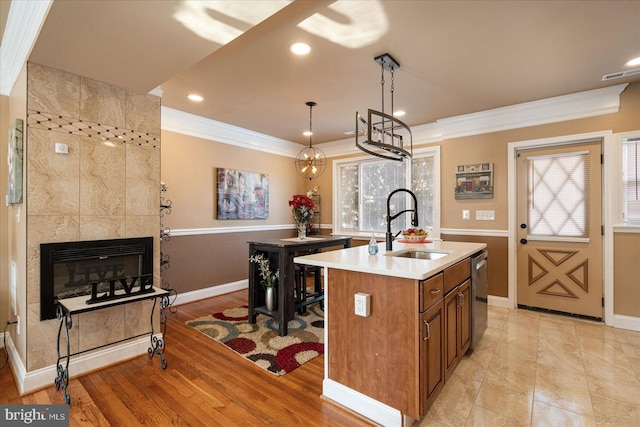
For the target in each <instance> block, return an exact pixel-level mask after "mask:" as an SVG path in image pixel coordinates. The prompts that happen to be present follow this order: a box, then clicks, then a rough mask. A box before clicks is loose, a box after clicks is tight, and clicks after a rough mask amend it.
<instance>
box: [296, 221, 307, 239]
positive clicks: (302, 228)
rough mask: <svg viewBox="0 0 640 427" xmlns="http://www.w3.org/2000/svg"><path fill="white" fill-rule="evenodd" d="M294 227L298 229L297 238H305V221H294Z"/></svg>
mask: <svg viewBox="0 0 640 427" xmlns="http://www.w3.org/2000/svg"><path fill="white" fill-rule="evenodd" d="M296 228H297V229H298V239H300V240H305V239H306V238H307V223H306V222H296Z"/></svg>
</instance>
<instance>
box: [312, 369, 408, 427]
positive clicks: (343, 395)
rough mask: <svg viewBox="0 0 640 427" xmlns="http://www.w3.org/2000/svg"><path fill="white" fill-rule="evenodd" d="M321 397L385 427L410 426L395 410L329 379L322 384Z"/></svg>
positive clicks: (406, 419)
mask: <svg viewBox="0 0 640 427" xmlns="http://www.w3.org/2000/svg"><path fill="white" fill-rule="evenodd" d="M322 396H324V397H326V398H327V399H330V400H333V401H334V402H336V403H338V404H339V405H342V406H344V407H345V408H348V409H350V410H352V411H354V412H357V413H358V414H360V415H362V416H364V417H366V418H368V419H370V420H372V421H374V422H376V423H378V424H380V425H383V426H385V427H391V426H397V427H402V426H405V425H411V424H412V423H410V422H409V421H410V419H409V418H408V417H406V418H405V417H404V416H403V415H402V413H401V412H400V411H398V410H397V409H394V408H392V407H391V406H388V405H385V404H384V403H382V402H379V401H377V400H375V399H372V398H371V397H369V396H366V395H364V394H362V393H360V392H358V391H356V390H353V389H351V388H349V387H347V386H344V385H342V384H340V383H339V382H336V381H334V380H332V379H329V378H325V379H324V380H323V382H322Z"/></svg>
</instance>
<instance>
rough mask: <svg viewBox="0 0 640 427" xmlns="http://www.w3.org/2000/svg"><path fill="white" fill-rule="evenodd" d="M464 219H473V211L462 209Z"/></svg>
mask: <svg viewBox="0 0 640 427" xmlns="http://www.w3.org/2000/svg"><path fill="white" fill-rule="evenodd" d="M462 219H471V211H469V209H464V210H463V211H462Z"/></svg>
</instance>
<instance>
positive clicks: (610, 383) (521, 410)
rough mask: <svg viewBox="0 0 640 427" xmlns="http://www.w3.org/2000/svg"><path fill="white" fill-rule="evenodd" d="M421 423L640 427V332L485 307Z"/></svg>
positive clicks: (533, 313) (526, 312)
mask: <svg viewBox="0 0 640 427" xmlns="http://www.w3.org/2000/svg"><path fill="white" fill-rule="evenodd" d="M419 425H420V427H422V426H431V425H437V426H491V427H495V426H553V427H556V426H640V332H633V331H627V330H622V329H614V328H610V327H607V326H604V324H602V323H597V322H591V321H586V320H581V319H574V318H571V317H565V316H558V315H553V314H547V313H539V312H534V311H528V310H510V309H504V308H496V307H489V325H488V328H487V330H486V332H485V334H484V336H483V338H482V340H481V341H480V343H479V345H478V346H477V347H476V349H475V351H474V352H473V353H472V354H471V355H468V356H465V357H464V358H463V359H462V360H461V361H460V364H459V365H458V367H457V368H456V370H455V372H454V374H453V375H452V376H451V378H450V379H449V381H448V382H447V383H446V384H445V386H444V388H443V389H442V392H441V393H440V396H438V398H437V399H436V401H435V403H434V404H433V406H432V407H431V409H430V410H429V412H428V413H427V415H426V416H425V418H424V419H422V420H421V422H420V424H419Z"/></svg>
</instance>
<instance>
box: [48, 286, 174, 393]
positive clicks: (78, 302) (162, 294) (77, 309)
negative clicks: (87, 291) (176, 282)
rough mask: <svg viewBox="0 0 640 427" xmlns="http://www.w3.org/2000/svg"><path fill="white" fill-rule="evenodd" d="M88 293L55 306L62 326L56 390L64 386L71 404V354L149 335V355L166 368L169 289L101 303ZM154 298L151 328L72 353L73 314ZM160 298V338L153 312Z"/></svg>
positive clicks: (63, 390) (64, 391) (59, 329)
mask: <svg viewBox="0 0 640 427" xmlns="http://www.w3.org/2000/svg"><path fill="white" fill-rule="evenodd" d="M88 298H89V296H88V295H84V296H79V297H74V298H65V299H61V300H59V301H58V305H57V308H56V317H57V318H58V319H60V326H59V327H58V348H57V349H58V361H57V363H56V371H57V375H56V378H55V381H54V384H55V387H56V390H60V388H62V392H63V394H64V401H65V402H66V403H67V404H69V403H71V396H70V395H69V393H68V392H67V386H68V385H69V360H70V359H71V357H72V356H77V355H79V354H82V353H86V352H89V351H93V350H97V349H99V348H103V347H107V346H109V345H113V344H117V343H120V342H123V341H128V340H131V339H134V338H138V337H141V336H145V335H147V334H149V335H150V340H151V343H150V346H149V349H148V350H147V352H148V354H149V359H151V358H152V357H153V355H154V354H157V355H158V358H159V359H160V366H162V369H165V368H166V367H167V360H166V359H165V358H164V357H163V354H164V336H165V333H166V325H167V317H166V314H165V311H164V310H165V308H167V307H169V291H168V290H166V289H159V288H153V292H148V293H143V294H133V295H131V296H126V297H122V298H119V299H112V300H108V301H104V302H98V303H95V304H87V299H88ZM150 299H152V300H153V307H152V308H151V331H150V332H145V333H142V334H139V335H135V336H131V337H127V338H124V339H121V340H118V341H113V342H109V343H107V344H103V345H100V346H97V347H93V348H89V349H86V350H82V351H78V352H76V353H71V347H70V343H69V329H71V327H72V325H73V324H72V321H71V316H73V315H74V314H81V313H87V312H89V311H95V310H101V309H103V308H108V307H114V306H117V305H122V304H129V303H132V302H137V301H144V300H150ZM158 299H160V309H161V310H160V326H161V328H162V337H161V338H158V337H156V336H154V328H153V313H154V312H155V309H156V304H157V301H158ZM63 326H64V329H65V337H66V350H67V352H66V354H64V355H62V354H61V353H60V335H61V333H62V328H63Z"/></svg>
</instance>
